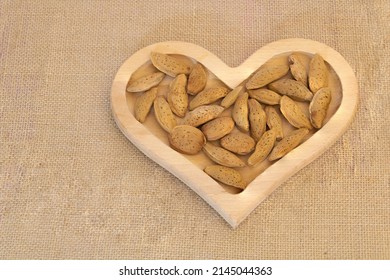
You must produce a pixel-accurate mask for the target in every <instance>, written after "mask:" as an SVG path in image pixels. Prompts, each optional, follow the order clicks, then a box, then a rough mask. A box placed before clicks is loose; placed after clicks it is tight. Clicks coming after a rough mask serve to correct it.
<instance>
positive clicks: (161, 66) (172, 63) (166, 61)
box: [150, 52, 191, 77]
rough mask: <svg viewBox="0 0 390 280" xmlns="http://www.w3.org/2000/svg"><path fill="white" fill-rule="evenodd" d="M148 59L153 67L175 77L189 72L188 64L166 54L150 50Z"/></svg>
mask: <svg viewBox="0 0 390 280" xmlns="http://www.w3.org/2000/svg"><path fill="white" fill-rule="evenodd" d="M150 60H151V61H152V63H153V65H154V67H156V68H157V69H158V70H160V71H161V72H163V73H165V74H167V75H168V76H171V77H176V76H177V75H179V74H189V73H190V72H191V66H190V65H188V64H187V63H185V62H184V61H182V60H180V59H178V58H176V57H173V56H171V55H168V54H163V53H158V52H151V54H150Z"/></svg>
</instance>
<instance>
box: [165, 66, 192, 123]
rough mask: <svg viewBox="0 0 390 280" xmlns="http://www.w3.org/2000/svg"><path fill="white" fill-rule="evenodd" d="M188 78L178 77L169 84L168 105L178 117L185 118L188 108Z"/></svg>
mask: <svg viewBox="0 0 390 280" xmlns="http://www.w3.org/2000/svg"><path fill="white" fill-rule="evenodd" d="M186 84H187V77H186V75H184V74H179V75H177V76H176V77H175V78H174V79H173V81H172V82H171V83H170V84H169V92H168V98H167V99H168V103H169V106H171V109H172V112H173V113H175V114H176V115H177V116H178V117H181V118H182V117H184V115H185V114H186V112H187V108H188V95H187V92H186Z"/></svg>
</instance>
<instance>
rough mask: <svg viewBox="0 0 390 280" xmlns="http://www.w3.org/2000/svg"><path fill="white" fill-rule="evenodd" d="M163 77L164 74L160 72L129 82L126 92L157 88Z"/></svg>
mask: <svg viewBox="0 0 390 280" xmlns="http://www.w3.org/2000/svg"><path fill="white" fill-rule="evenodd" d="M164 77H165V74H164V73H162V72H157V73H152V74H149V75H146V76H143V77H141V78H139V79H137V80H135V81H133V82H131V83H130V84H129V85H128V86H127V89H126V91H127V92H141V91H146V90H149V89H151V88H152V87H155V86H157V85H158V84H159V83H160V82H161V81H162V80H163V79H164Z"/></svg>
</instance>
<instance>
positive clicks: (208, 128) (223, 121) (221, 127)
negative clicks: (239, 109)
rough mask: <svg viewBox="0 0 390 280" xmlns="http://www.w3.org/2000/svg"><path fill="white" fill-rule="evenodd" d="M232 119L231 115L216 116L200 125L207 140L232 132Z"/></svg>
mask: <svg viewBox="0 0 390 280" xmlns="http://www.w3.org/2000/svg"><path fill="white" fill-rule="evenodd" d="M233 128H234V121H233V119H232V118H231V117H227V116H226V117H218V118H215V119H213V120H211V121H209V122H208V123H206V124H204V125H203V126H202V132H203V134H204V135H205V136H206V139H207V140H208V141H215V140H218V139H220V138H222V137H224V136H225V135H227V134H229V133H230V132H232V130H233Z"/></svg>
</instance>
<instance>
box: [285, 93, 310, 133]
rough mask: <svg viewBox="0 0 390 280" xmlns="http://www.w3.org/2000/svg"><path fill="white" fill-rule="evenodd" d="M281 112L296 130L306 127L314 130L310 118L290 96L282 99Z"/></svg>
mask: <svg viewBox="0 0 390 280" xmlns="http://www.w3.org/2000/svg"><path fill="white" fill-rule="evenodd" d="M280 111H281V112H282V114H283V116H284V117H285V118H286V120H287V121H288V122H289V123H290V124H291V125H292V126H294V127H296V128H303V127H305V128H307V129H312V126H311V123H310V120H309V118H308V117H307V116H306V115H305V113H304V112H303V111H302V110H301V108H300V107H299V106H298V104H297V103H296V102H295V101H294V100H292V99H291V98H289V97H288V96H283V97H282V98H281V99H280Z"/></svg>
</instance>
